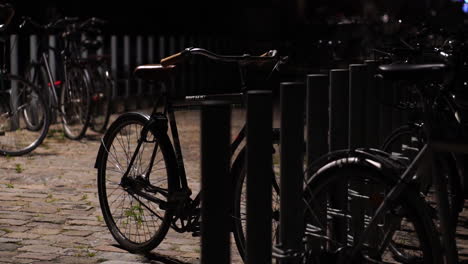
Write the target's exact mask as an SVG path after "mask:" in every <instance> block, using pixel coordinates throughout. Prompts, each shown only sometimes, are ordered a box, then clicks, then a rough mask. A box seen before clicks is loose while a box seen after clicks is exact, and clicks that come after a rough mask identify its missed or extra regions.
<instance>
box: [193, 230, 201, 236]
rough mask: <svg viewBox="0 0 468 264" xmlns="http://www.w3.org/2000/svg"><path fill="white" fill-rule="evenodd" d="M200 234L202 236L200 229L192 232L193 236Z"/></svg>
mask: <svg viewBox="0 0 468 264" xmlns="http://www.w3.org/2000/svg"><path fill="white" fill-rule="evenodd" d="M200 236H201V232H200V231H196V232H192V237H200Z"/></svg>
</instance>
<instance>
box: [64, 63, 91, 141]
mask: <svg viewBox="0 0 468 264" xmlns="http://www.w3.org/2000/svg"><path fill="white" fill-rule="evenodd" d="M66 75H67V76H66V83H65V85H64V86H62V92H61V93H60V112H61V118H62V123H63V129H64V132H65V136H66V137H67V138H69V139H73V140H79V139H81V138H83V137H84V135H85V133H86V130H87V129H88V126H89V122H90V117H91V98H90V89H91V87H90V86H91V83H90V79H89V74H88V72H87V71H86V69H84V68H83V67H81V66H79V65H68V68H67V72H66Z"/></svg>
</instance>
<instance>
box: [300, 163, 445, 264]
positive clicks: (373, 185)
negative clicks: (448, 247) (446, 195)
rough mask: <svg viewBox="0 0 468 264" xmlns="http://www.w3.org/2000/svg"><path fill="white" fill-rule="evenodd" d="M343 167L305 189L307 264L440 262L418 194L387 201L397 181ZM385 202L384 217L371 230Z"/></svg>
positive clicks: (433, 232)
mask: <svg viewBox="0 0 468 264" xmlns="http://www.w3.org/2000/svg"><path fill="white" fill-rule="evenodd" d="M345 164H346V162H345V161H344V162H343V163H342V165H343V166H340V167H339V168H338V167H335V168H329V169H325V170H324V171H322V172H319V173H317V174H315V175H314V176H313V177H312V178H311V180H310V181H309V182H308V184H307V188H306V190H305V196H304V200H305V204H306V211H305V239H304V243H305V249H306V258H307V262H306V263H431V264H435V263H442V262H441V261H442V259H441V256H440V244H439V240H438V236H437V232H436V229H435V227H434V224H433V222H432V219H431V218H430V216H429V214H428V212H427V205H426V204H425V203H424V202H423V199H422V198H421V197H420V196H418V192H417V191H414V192H413V191H411V190H409V191H408V190H407V191H404V192H403V193H402V194H401V195H399V196H398V197H397V199H395V200H393V201H386V200H385V197H386V195H387V194H388V192H389V191H390V190H391V189H392V187H393V186H394V184H395V181H394V179H390V178H389V177H387V176H385V175H383V173H382V172H380V171H379V170H377V169H374V168H369V167H366V166H359V165H356V164H354V165H345ZM384 201H386V202H387V203H386V205H385V206H384V207H383V213H382V214H380V215H379V216H378V217H377V218H375V220H374V221H375V222H374V223H376V224H375V225H372V226H371V227H370V226H369V223H370V220H371V219H372V218H373V217H374V213H375V212H376V210H377V208H379V207H380V206H381V205H382V203H383V202H384ZM366 229H370V230H367V231H369V235H368V236H367V237H364V238H363V237H361V235H362V234H363V233H364V230H366ZM360 241H363V243H361V244H359V246H358V247H357V245H358V242H360ZM356 247H357V248H356ZM353 251H354V254H352V253H351V252H353Z"/></svg>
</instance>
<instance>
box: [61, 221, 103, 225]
mask: <svg viewBox="0 0 468 264" xmlns="http://www.w3.org/2000/svg"><path fill="white" fill-rule="evenodd" d="M67 224H68V225H82V226H101V225H102V223H101V222H99V221H97V220H94V221H93V220H70V221H67Z"/></svg>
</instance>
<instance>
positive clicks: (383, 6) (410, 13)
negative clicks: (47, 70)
mask: <svg viewBox="0 0 468 264" xmlns="http://www.w3.org/2000/svg"><path fill="white" fill-rule="evenodd" d="M9 2H10V3H12V4H13V5H14V6H15V8H16V9H17V17H21V16H22V15H28V16H32V17H35V18H37V19H38V20H41V21H44V22H46V21H49V20H50V19H51V18H52V17H54V16H60V15H65V16H80V17H90V16H98V17H101V18H104V19H108V20H109V21H111V26H110V28H111V29H112V30H113V31H115V32H124V33H132V32H134V33H135V32H154V33H205V34H237V35H257V36H259V37H278V34H281V36H287V35H288V32H289V31H295V30H297V27H299V28H301V27H310V26H312V25H318V24H326V23H327V21H328V22H329V20H333V19H335V20H340V19H342V18H343V17H361V18H364V19H367V20H375V19H379V17H381V16H382V15H383V14H388V15H390V16H391V17H398V18H404V19H405V20H406V21H410V20H412V21H420V20H421V19H425V18H427V17H428V16H429V14H431V13H432V15H433V16H434V15H437V16H442V17H443V19H444V20H449V19H451V20H453V16H454V15H455V12H457V13H461V8H459V6H460V4H459V3H454V2H453V1H450V0H411V1H407V0H392V1H385V0H256V1H252V0H238V1H184V0H166V1H138V0H134V1H112V2H111V1H102V0H101V1H99V0H95V1H90V0H81V1H58V0H40V1H30V0H11V1H9ZM455 5H457V7H455V8H454V9H453V10H450V11H448V12H449V15H443V13H444V12H447V10H448V9H450V8H451V7H453V6H455ZM456 15H459V14H456ZM444 22H446V21H444ZM289 33H291V32H289Z"/></svg>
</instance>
